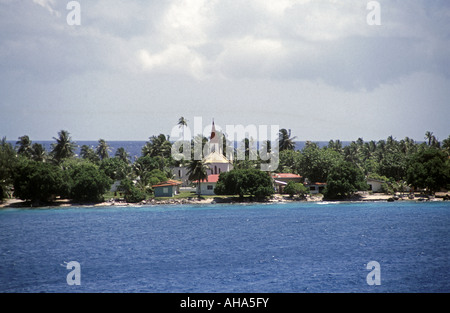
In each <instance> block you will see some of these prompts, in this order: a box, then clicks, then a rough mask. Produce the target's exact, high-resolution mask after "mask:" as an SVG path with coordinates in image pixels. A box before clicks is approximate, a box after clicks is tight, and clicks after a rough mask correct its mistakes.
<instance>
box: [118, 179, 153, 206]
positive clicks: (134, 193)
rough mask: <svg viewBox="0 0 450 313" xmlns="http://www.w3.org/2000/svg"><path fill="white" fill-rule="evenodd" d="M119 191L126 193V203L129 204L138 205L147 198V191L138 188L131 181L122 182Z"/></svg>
mask: <svg viewBox="0 0 450 313" xmlns="http://www.w3.org/2000/svg"><path fill="white" fill-rule="evenodd" d="M118 189H119V190H121V191H122V192H123V193H124V195H125V201H127V202H128V203H138V202H141V201H142V200H145V199H146V197H147V195H146V193H145V191H143V190H141V189H139V188H137V187H136V185H135V184H134V182H133V181H131V180H130V179H124V180H122V181H121V182H120V185H119V187H118Z"/></svg>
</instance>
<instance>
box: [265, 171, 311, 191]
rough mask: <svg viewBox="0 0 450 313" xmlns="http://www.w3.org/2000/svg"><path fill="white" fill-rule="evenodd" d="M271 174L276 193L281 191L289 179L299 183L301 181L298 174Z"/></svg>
mask: <svg viewBox="0 0 450 313" xmlns="http://www.w3.org/2000/svg"><path fill="white" fill-rule="evenodd" d="M271 176H272V179H273V183H274V187H275V190H276V192H277V193H283V189H284V187H285V186H286V185H287V184H288V182H290V181H293V182H295V183H301V182H302V181H303V178H302V177H301V176H300V175H297V174H292V173H273V174H272V175H271Z"/></svg>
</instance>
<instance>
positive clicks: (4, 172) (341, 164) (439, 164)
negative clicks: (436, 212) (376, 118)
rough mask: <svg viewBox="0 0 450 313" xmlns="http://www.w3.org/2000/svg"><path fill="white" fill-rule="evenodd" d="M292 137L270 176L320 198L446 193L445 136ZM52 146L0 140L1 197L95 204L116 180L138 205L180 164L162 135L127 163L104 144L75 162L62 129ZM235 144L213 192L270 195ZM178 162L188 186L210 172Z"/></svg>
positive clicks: (248, 152) (283, 141) (291, 190)
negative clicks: (375, 189) (370, 184)
mask: <svg viewBox="0 0 450 313" xmlns="http://www.w3.org/2000/svg"><path fill="white" fill-rule="evenodd" d="M179 125H180V127H184V126H186V120H185V119H180V120H179ZM221 136H222V137H224V141H223V144H224V148H225V147H226V148H227V150H226V152H227V154H228V156H230V154H234V156H236V153H237V149H235V148H234V143H231V142H229V141H228V140H227V138H225V136H224V135H223V134H221ZM295 138H296V137H292V136H291V132H290V130H286V129H281V130H280V133H279V142H278V147H279V166H278V169H277V170H276V172H289V173H295V174H299V175H301V176H302V177H303V178H304V179H305V184H306V183H315V182H321V183H327V187H326V189H325V190H324V193H325V196H326V197H327V198H330V199H331V198H345V197H348V196H351V195H352V194H353V193H354V192H355V191H357V190H365V189H366V187H367V186H366V185H365V183H364V181H365V179H366V178H367V177H372V178H377V179H379V180H382V181H383V182H384V183H383V190H384V191H385V192H395V191H403V190H405V189H406V188H407V187H414V188H420V189H423V190H426V191H427V192H429V193H434V192H437V191H439V190H441V189H447V190H448V189H449V188H450V136H449V137H448V138H446V139H444V140H443V141H442V142H440V141H439V140H438V139H437V138H436V137H435V136H434V135H433V133H432V132H426V134H425V137H424V140H425V141H424V142H421V143H418V142H415V141H414V140H412V139H410V138H408V137H406V138H404V139H402V140H396V139H395V138H393V137H392V136H389V137H388V138H387V139H386V140H379V141H373V140H372V141H368V142H366V141H364V140H363V139H362V138H358V140H356V141H352V142H351V143H350V144H347V145H343V143H342V142H341V141H339V140H330V141H329V143H328V145H326V146H324V147H319V145H318V144H316V143H313V142H307V143H306V144H305V146H304V147H303V148H302V149H301V150H296V149H295V142H294V139H295ZM54 140H55V143H54V144H52V149H51V151H46V150H45V148H44V147H43V146H42V145H41V144H38V143H33V142H32V140H31V139H30V138H29V137H28V136H27V135H24V136H21V137H19V138H18V140H17V141H16V145H15V147H13V145H12V144H10V143H8V142H7V141H6V138H3V139H2V140H1V141H0V199H3V198H7V197H12V196H15V197H18V198H20V199H26V200H30V201H41V202H45V201H52V200H54V199H55V198H56V197H60V198H67V199H73V200H77V201H91V202H93V201H101V200H102V199H103V196H104V194H105V193H106V192H108V190H109V189H110V186H111V184H112V183H113V182H114V181H122V186H121V187H122V189H121V190H119V191H121V192H123V193H124V194H125V197H126V199H127V201H130V202H131V201H141V200H143V199H145V198H146V197H147V196H149V195H150V194H151V193H152V185H155V184H157V183H159V182H161V181H164V180H167V179H168V178H171V177H172V173H171V168H172V167H173V166H178V165H179V162H176V161H174V160H173V159H172V156H171V147H172V144H171V142H170V141H169V137H168V136H165V135H163V134H160V135H158V136H152V137H150V138H149V141H148V142H147V143H146V145H145V146H144V147H143V148H142V155H141V156H140V157H139V158H137V159H135V160H133V162H131V161H130V156H129V154H128V153H127V151H125V149H124V148H119V149H117V151H116V152H115V154H114V156H110V152H111V150H110V148H109V145H108V143H107V142H106V141H105V140H103V139H100V140H99V141H98V145H97V146H96V147H91V146H86V145H84V146H82V147H81V150H80V155H79V156H77V155H76V154H75V153H76V148H78V146H77V144H76V143H75V142H74V141H72V138H71V136H70V133H69V132H68V131H66V130H61V131H60V132H59V133H58V136H57V137H54ZM197 141H198V142H199V143H201V146H202V147H204V148H207V145H208V138H206V137H203V136H200V135H199V136H196V137H194V138H193V139H192V140H191V146H192V147H194V146H195V145H194V142H197ZM260 144H262V145H263V146H264V145H265V147H266V148H267V149H264V150H267V151H268V153H274V151H272V150H273V148H274V147H271V142H263V143H260ZM239 146H240V147H243V148H244V153H243V156H244V158H243V159H237V158H236V157H235V158H233V160H234V161H233V165H234V170H233V171H231V172H228V173H222V174H221V176H220V179H219V182H218V183H217V186H216V189H215V192H216V193H217V194H226V195H239V196H240V197H243V196H244V195H250V196H253V197H257V198H265V197H267V196H270V195H272V194H273V187H272V184H271V179H270V176H269V175H267V173H266V172H261V171H259V168H260V167H259V166H260V165H261V164H262V163H264V162H266V161H262V159H264V160H267V158H266V157H264V158H261V157H260V155H259V153H258V152H257V151H256V150H255V149H253V148H254V147H255V146H256V143H255V142H254V141H253V140H252V139H251V138H250V139H247V138H246V139H245V140H243V141H242V142H241V143H239ZM205 150H207V149H205ZM230 151H231V152H230ZM191 153H194V149H192V151H191ZM182 163H184V165H186V166H187V167H188V173H189V176H190V179H191V180H199V179H200V180H202V179H206V177H207V175H206V174H207V169H208V168H207V166H206V165H205V164H203V162H202V161H201V160H196V161H191V162H187V161H182ZM286 188H287V189H285V191H286V192H287V193H288V194H291V195H300V196H303V195H304V194H305V189H306V188H305V187H301V186H300V185H298V184H290V185H289V186H286ZM306 191H307V190H306Z"/></svg>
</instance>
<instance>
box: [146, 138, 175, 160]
mask: <svg viewBox="0 0 450 313" xmlns="http://www.w3.org/2000/svg"><path fill="white" fill-rule="evenodd" d="M171 153H172V144H171V143H170V141H169V136H168V137H167V138H166V136H165V135H163V134H159V135H158V136H152V137H150V141H149V142H147V143H146V145H145V146H144V147H143V148H142V156H150V157H155V156H160V157H163V158H171Z"/></svg>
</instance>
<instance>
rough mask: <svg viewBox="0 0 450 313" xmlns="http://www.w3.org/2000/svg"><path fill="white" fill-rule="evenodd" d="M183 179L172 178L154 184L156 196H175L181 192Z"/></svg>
mask: <svg viewBox="0 0 450 313" xmlns="http://www.w3.org/2000/svg"><path fill="white" fill-rule="evenodd" d="M180 185H181V181H178V180H173V179H170V180H168V181H165V182H162V183H159V184H156V185H153V186H152V188H153V190H154V195H155V197H173V196H174V195H176V194H179V193H180Z"/></svg>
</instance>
